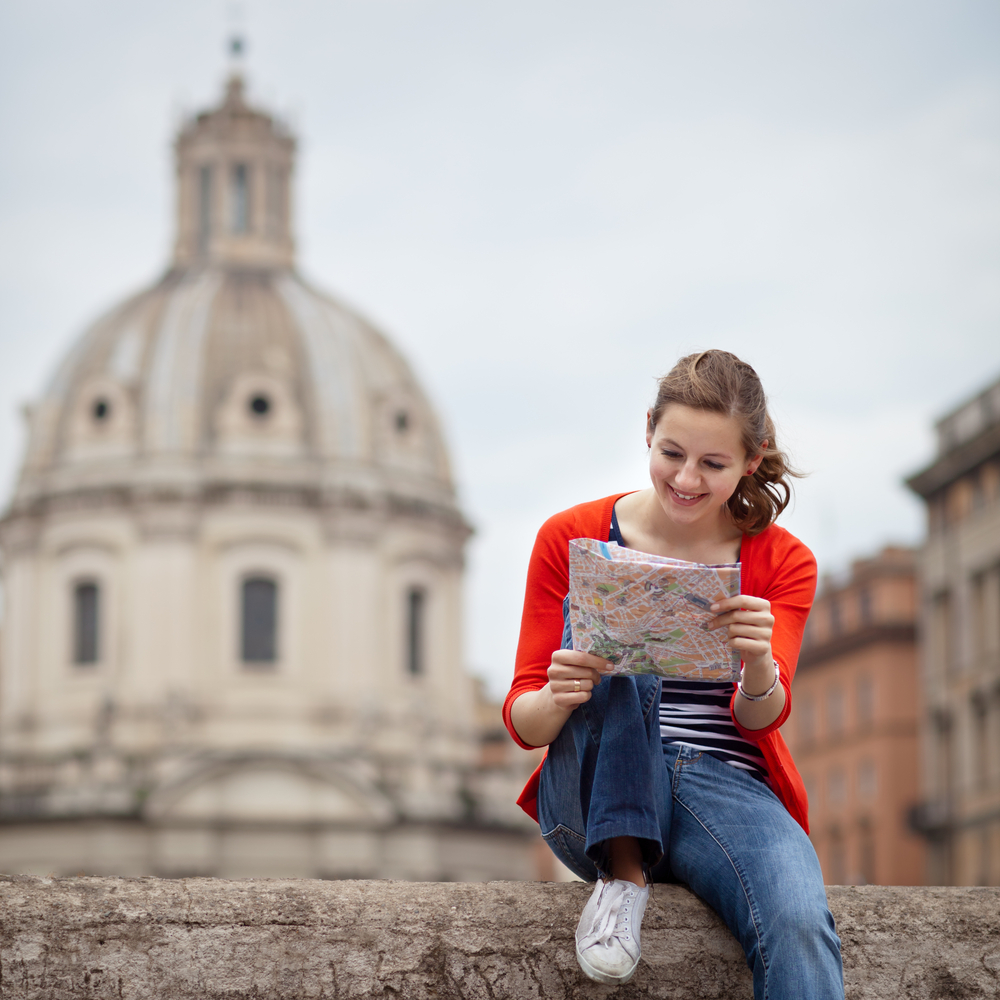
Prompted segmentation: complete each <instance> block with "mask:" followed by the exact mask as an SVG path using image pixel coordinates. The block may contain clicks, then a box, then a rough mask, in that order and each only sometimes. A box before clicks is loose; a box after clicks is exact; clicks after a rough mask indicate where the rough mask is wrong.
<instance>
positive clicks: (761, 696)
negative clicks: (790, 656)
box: [736, 659, 781, 701]
mask: <svg viewBox="0 0 1000 1000" xmlns="http://www.w3.org/2000/svg"><path fill="white" fill-rule="evenodd" d="M765 669H766V668H765ZM771 670H772V671H773V673H772V677H771V683H770V686H769V687H768V688H767V690H766V691H765V690H761V691H760V692H759V693H758V691H757V685H756V684H755V683H753V682H751V683H750V690H749V691H748V690H747V688H746V686H745V682H746V680H747V678H746V669H745V668H744V670H743V671H742V672H741V673H740V679H739V681H738V682H737V684H736V690H737V691H739V693H740V695H741V696H742V697H743V698H745V699H746V700H747V701H766V700H767V699H768V698H770V697H771V695H772V694H774V692H775V691H776V690H777V688H778V682H779V681H780V680H781V668H780V667H779V666H778V661H777V660H774V659H772V661H771ZM755 679H756V678H755ZM761 683H762V684H763V683H765V682H761Z"/></svg>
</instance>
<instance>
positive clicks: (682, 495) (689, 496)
mask: <svg viewBox="0 0 1000 1000" xmlns="http://www.w3.org/2000/svg"><path fill="white" fill-rule="evenodd" d="M674 492H675V493H676V494H677V495H678V496H679V497H680V498H681V499H682V500H694V498H695V497H699V496H701V494H700V493H681V491H680V490H674Z"/></svg>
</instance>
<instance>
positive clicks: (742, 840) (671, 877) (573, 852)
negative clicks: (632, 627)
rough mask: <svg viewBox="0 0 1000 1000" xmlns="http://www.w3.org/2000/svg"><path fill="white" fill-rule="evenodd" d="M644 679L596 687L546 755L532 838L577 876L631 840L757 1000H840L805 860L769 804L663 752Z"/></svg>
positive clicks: (690, 756) (753, 787)
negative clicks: (715, 928)
mask: <svg viewBox="0 0 1000 1000" xmlns="http://www.w3.org/2000/svg"><path fill="white" fill-rule="evenodd" d="M659 699H660V684H659V681H658V679H657V678H655V677H649V676H644V677H613V678H605V679H604V680H602V681H601V683H600V684H598V685H597V687H596V688H595V689H594V694H593V697H592V698H591V699H590V701H588V702H587V703H586V704H584V705H581V706H580V707H579V708H577V709H576V711H575V712H573V714H572V715H571V716H570V718H569V721H568V722H567V723H566V725H565V726H563V729H562V732H561V733H560V734H559V736H558V737H557V738H556V740H555V742H554V743H553V744H552V745H551V746H550V747H549V753H548V756H547V757H546V759H545V766H544V767H543V768H542V773H541V782H540V785H539V789H538V818H539V823H540V825H541V829H542V836H543V837H544V838H545V840H546V842H547V843H548V845H549V847H551V848H552V850H553V852H554V853H555V855H556V856H557V857H558V858H559V860H560V861H562V862H563V864H565V865H566V866H567V867H568V868H569V869H570V870H571V871H573V872H575V873H576V874H577V875H579V876H580V877H581V878H583V879H586V880H587V881H593V880H595V879H597V878H598V876H599V875H600V874H601V873H602V872H607V871H608V861H607V852H606V846H605V843H606V841H607V840H608V839H609V838H610V837H622V836H631V837H637V838H639V841H640V845H641V847H642V851H643V856H644V859H645V861H646V864H647V865H648V866H649V868H650V869H651V872H652V878H653V880H654V881H680V882H683V883H686V884H687V885H688V886H689V887H690V889H691V890H692V891H693V892H695V893H696V894H697V895H698V896H700V897H701V898H702V899H704V900H705V902H707V903H708V904H709V905H710V906H711V907H712V908H713V909H714V910H715V911H716V913H718V914H719V915H720V916H721V917H722V919H723V920H725V922H726V924H727V926H728V927H729V929H730V930H731V931H732V933H733V935H734V936H735V937H736V939H737V940H738V941H739V942H740V944H741V945H742V946H743V951H744V953H745V954H746V957H747V965H749V967H750V969H751V970H752V972H753V987H754V997H755V998H757V1000H765V998H766V1000H786V998H787V1000H791V998H795V1000H803V998H809V1000H843V996H844V984H843V971H842V968H841V961H840V939H839V938H838V937H837V933H836V930H835V928H834V923H833V916H832V914H831V913H830V910H829V908H828V907H827V903H826V893H825V891H824V889H823V876H822V873H821V871H820V867H819V862H818V861H817V859H816V852H815V851H814V850H813V846H812V844H811V843H810V841H809V838H808V837H807V836H806V835H805V833H804V832H803V830H802V828H801V827H800V826H799V825H798V823H796V822H795V820H793V819H792V817H791V816H790V815H789V813H788V811H787V810H786V809H785V807H784V806H783V805H782V804H781V802H780V801H779V800H778V798H777V796H775V794H774V793H773V792H772V791H771V790H770V789H769V788H768V787H767V785H765V784H764V783H763V782H761V781H758V780H757V779H756V778H753V777H751V776H750V775H749V774H748V773H747V772H745V771H742V770H740V769H739V768H737V767H733V766H732V765H731V764H726V763H724V762H723V761H721V760H719V759H718V758H716V757H713V756H712V755H711V754H707V753H701V752H699V751H697V750H693V749H691V748H690V747H682V746H675V745H672V746H669V747H668V748H667V750H668V752H667V753H664V750H663V746H662V744H661V742H660V727H659Z"/></svg>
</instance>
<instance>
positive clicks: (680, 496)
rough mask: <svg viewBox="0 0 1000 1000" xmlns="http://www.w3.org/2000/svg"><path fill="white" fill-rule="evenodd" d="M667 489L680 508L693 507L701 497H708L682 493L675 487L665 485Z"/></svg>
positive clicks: (701, 494)
mask: <svg viewBox="0 0 1000 1000" xmlns="http://www.w3.org/2000/svg"><path fill="white" fill-rule="evenodd" d="M667 489H668V490H669V491H670V495H671V496H672V497H673V500H674V502H675V503H679V504H680V505H681V506H682V507H693V506H694V505H695V504H696V503H698V502H699V501H700V500H701V499H702V497H706V496H708V494H707V493H682V492H681V491H680V490H679V489H677V487H676V486H671V485H670V483H667Z"/></svg>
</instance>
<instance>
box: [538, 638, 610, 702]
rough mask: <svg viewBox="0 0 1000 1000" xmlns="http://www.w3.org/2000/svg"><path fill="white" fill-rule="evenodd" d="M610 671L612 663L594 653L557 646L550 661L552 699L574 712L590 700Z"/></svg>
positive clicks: (549, 672)
mask: <svg viewBox="0 0 1000 1000" xmlns="http://www.w3.org/2000/svg"><path fill="white" fill-rule="evenodd" d="M610 671H611V664H610V663H609V662H608V661H607V660H605V659H602V658H601V657H600V656H594V654H593V653H584V652H581V651H580V650H576V649H557V650H556V651H555V652H554V653H553V654H552V662H551V663H550V664H549V670H548V674H549V691H550V692H551V696H552V701H553V702H554V703H555V704H556V705H557V706H558V707H559V708H561V709H563V710H564V711H567V712H572V711H573V709H574V708H576V707H577V705H582V704H584V702H588V701H590V699H591V697H592V694H591V692H593V690H594V688H595V687H597V685H598V684H600V683H601V678H602V677H604V676H605V675H607V674H608V673H609V672H610Z"/></svg>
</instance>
